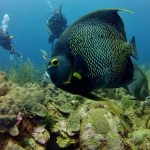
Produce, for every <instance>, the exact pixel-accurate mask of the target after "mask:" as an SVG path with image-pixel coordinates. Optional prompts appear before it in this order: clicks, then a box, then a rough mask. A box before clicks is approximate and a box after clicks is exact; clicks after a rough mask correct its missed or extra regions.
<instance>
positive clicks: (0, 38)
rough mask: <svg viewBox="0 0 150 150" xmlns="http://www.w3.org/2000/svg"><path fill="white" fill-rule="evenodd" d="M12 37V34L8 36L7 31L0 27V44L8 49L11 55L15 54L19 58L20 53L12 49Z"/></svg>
mask: <svg viewBox="0 0 150 150" xmlns="http://www.w3.org/2000/svg"><path fill="white" fill-rule="evenodd" d="M12 39H13V36H10V35H9V34H8V32H4V31H3V30H2V29H1V28H0V46H2V47H3V48H4V49H6V50H8V51H10V54H11V56H12V55H13V54H16V55H17V56H18V58H21V57H22V56H21V54H20V53H18V52H16V51H15V49H14V45H13V44H12V43H11V40H12Z"/></svg>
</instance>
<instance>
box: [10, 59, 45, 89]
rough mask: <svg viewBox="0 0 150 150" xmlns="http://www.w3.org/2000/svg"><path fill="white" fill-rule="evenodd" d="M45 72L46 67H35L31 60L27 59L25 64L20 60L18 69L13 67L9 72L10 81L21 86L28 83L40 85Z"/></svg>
mask: <svg viewBox="0 0 150 150" xmlns="http://www.w3.org/2000/svg"><path fill="white" fill-rule="evenodd" d="M39 68H40V69H39ZM43 72H44V66H43V67H42V66H41V67H35V66H34V64H33V63H32V62H31V61H30V59H27V60H26V61H25V62H23V61H22V60H20V61H19V63H18V65H17V67H16V66H12V67H11V68H10V69H9V70H8V79H9V80H10V81H12V82H14V83H18V84H19V85H20V86H22V85H24V84H25V83H28V82H32V83H34V82H37V83H39V79H41V76H42V74H43Z"/></svg>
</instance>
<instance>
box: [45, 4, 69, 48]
mask: <svg viewBox="0 0 150 150" xmlns="http://www.w3.org/2000/svg"><path fill="white" fill-rule="evenodd" d="M61 8H62V4H61V5H60V8H59V9H55V11H54V14H53V16H52V17H50V18H49V19H48V21H47V27H48V32H49V33H50V36H49V39H48V42H49V43H52V47H53V45H54V40H55V39H56V38H59V37H60V35H61V34H62V32H63V31H64V30H65V29H66V28H67V20H66V18H65V17H64V16H63V14H62V11H61Z"/></svg>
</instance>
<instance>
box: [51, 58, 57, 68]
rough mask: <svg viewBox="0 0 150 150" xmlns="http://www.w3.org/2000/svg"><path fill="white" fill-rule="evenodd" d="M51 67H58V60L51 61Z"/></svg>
mask: <svg viewBox="0 0 150 150" xmlns="http://www.w3.org/2000/svg"><path fill="white" fill-rule="evenodd" d="M51 65H52V66H58V65H59V61H58V59H56V58H54V59H52V61H51Z"/></svg>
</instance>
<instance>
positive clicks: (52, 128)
mask: <svg viewBox="0 0 150 150" xmlns="http://www.w3.org/2000/svg"><path fill="white" fill-rule="evenodd" d="M94 94H96V95H97V96H99V97H100V99H99V101H94V100H92V99H89V98H85V97H82V96H80V95H73V94H70V93H67V92H65V91H62V90H61V89H58V88H57V87H55V86H54V85H53V84H48V85H44V87H41V86H40V85H39V84H37V83H30V82H28V83H25V84H24V85H23V86H19V85H18V84H16V83H12V82H11V81H10V80H8V78H7V75H6V74H5V73H4V72H0V150H16V149H18V150H24V149H25V150H57V149H64V150H65V149H68V150H69V149H71V150H79V149H82V150H106V149H107V150H112V149H113V150H118V149H119V150H128V149H129V150H130V149H133V150H134V149H135V150H136V149H141V150H149V149H150V121H149V120H150V117H149V116H150V105H146V107H145V109H144V111H143V113H142V105H143V103H144V102H139V104H138V107H137V106H136V105H135V104H136V103H135V101H134V100H132V96H130V95H129V94H128V93H127V92H126V90H124V89H122V88H120V89H109V90H106V89H103V90H98V91H95V93H94ZM101 98H102V99H101Z"/></svg>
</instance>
